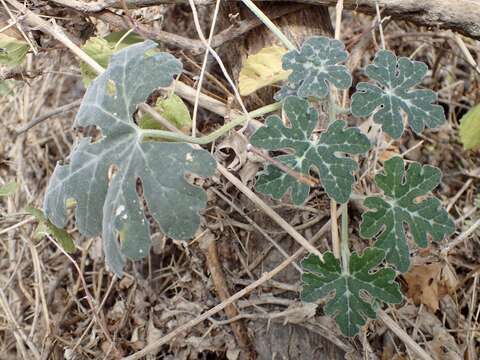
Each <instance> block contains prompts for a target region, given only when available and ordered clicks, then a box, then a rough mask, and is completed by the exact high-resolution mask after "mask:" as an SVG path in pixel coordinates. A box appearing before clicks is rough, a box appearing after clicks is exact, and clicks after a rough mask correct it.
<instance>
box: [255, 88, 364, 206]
mask: <svg viewBox="0 0 480 360" xmlns="http://www.w3.org/2000/svg"><path fill="white" fill-rule="evenodd" d="M283 110H284V111H285V114H286V116H287V118H288V120H289V121H290V124H291V127H286V126H284V125H283V123H282V120H281V119H280V118H279V117H278V116H270V117H268V118H267V121H266V123H265V126H264V127H262V128H260V129H258V130H257V131H256V132H255V134H253V135H252V137H251V139H250V142H251V144H252V145H254V146H257V147H261V148H264V149H267V150H280V149H292V150H293V151H294V153H293V154H288V155H281V156H278V157H277V158H276V159H277V160H279V161H281V162H283V163H284V164H285V165H287V166H289V167H290V168H293V169H294V170H296V171H298V172H300V173H303V174H309V172H310V170H311V168H312V167H314V168H316V169H317V170H318V172H319V177H320V181H321V182H322V185H323V187H324V188H325V191H326V192H327V194H328V196H330V197H331V198H332V199H335V200H336V201H338V202H340V203H344V202H346V201H347V200H348V199H349V197H350V194H351V191H352V184H353V182H354V177H353V175H352V173H353V172H354V171H356V170H357V168H358V165H357V163H356V162H355V161H354V160H353V159H350V158H347V157H344V156H341V155H339V154H343V153H347V154H363V153H365V152H367V151H368V150H369V149H370V146H371V145H370V141H369V140H368V138H367V137H366V136H365V135H363V134H362V133H361V132H360V130H359V129H358V128H347V127H346V126H347V124H346V122H345V121H342V120H337V121H335V122H334V123H332V124H331V125H330V126H329V127H328V129H327V130H326V131H325V132H324V133H322V135H321V136H320V137H319V138H318V139H312V138H311V137H312V132H313V130H314V129H315V127H316V125H317V121H318V113H317V111H316V110H315V109H314V108H313V107H311V106H309V104H308V101H306V100H304V99H301V98H299V97H294V96H290V97H287V98H286V99H285V101H284V104H283ZM256 189H257V190H258V191H260V192H262V193H265V194H269V195H271V196H272V197H274V198H275V199H279V198H281V197H282V196H283V195H284V194H285V193H286V192H287V191H288V190H289V189H291V190H292V199H293V201H294V203H295V204H301V203H302V202H304V201H305V199H306V198H307V196H308V192H309V186H308V185H305V184H302V183H300V182H298V181H297V180H296V179H295V178H294V177H292V176H290V175H287V174H286V173H285V172H283V171H281V170H279V169H278V168H276V167H274V166H272V165H269V166H268V167H267V168H266V169H265V171H264V172H262V173H261V174H260V176H259V178H258V181H257V185H256Z"/></svg>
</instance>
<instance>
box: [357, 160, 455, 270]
mask: <svg viewBox="0 0 480 360" xmlns="http://www.w3.org/2000/svg"><path fill="white" fill-rule="evenodd" d="M384 169H385V173H384V174H379V175H377V176H375V182H376V184H377V185H378V187H379V188H380V189H382V190H383V192H384V195H385V196H384V197H368V198H367V199H366V200H365V202H364V205H365V206H366V207H367V208H369V209H372V210H370V211H367V212H365V213H364V214H363V216H362V218H363V221H362V224H361V226H360V235H361V236H362V237H364V238H372V237H374V236H375V235H377V234H378V238H377V241H376V243H375V246H376V247H378V248H381V249H383V250H385V253H386V259H387V261H388V262H389V263H390V264H392V265H395V267H396V268H397V269H398V270H399V271H401V272H406V271H407V270H408V267H409V265H410V254H409V249H408V244H407V238H406V235H405V225H406V224H408V226H409V228H410V232H411V234H412V238H413V240H414V241H415V243H416V244H417V245H418V246H420V247H426V246H427V235H428V234H430V235H431V236H432V237H433V239H434V240H436V241H439V240H441V239H443V238H444V236H445V235H450V234H452V233H453V232H454V231H455V225H454V223H453V221H452V219H451V218H450V217H449V216H448V213H447V212H446V211H445V210H444V209H443V208H442V207H441V203H440V201H439V200H438V199H437V198H435V197H431V196H430V197H428V198H426V199H423V200H420V199H418V198H419V197H424V196H425V195H430V192H431V191H432V190H433V189H435V188H436V187H437V185H438V184H440V181H441V176H442V174H441V171H440V169H438V168H436V167H433V166H430V165H424V166H422V165H420V164H419V163H411V164H410V165H409V166H408V169H407V171H405V168H404V163H403V160H402V158H400V157H394V158H392V159H390V160H387V161H386V162H385V164H384Z"/></svg>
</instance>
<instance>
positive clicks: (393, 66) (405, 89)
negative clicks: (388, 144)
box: [352, 50, 445, 139]
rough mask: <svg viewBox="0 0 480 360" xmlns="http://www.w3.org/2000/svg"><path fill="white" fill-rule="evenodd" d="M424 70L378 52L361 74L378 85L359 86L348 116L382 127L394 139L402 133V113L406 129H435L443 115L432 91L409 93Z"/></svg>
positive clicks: (403, 60) (403, 58)
mask: <svg viewBox="0 0 480 360" xmlns="http://www.w3.org/2000/svg"><path fill="white" fill-rule="evenodd" d="M427 70H428V67H427V65H426V64H424V63H423V62H420V61H413V60H410V59H409V58H406V57H401V58H399V59H398V60H397V57H396V56H395V55H394V54H393V53H392V52H390V51H386V50H381V51H379V52H378V53H377V54H376V56H375V59H374V60H373V64H370V65H368V66H367V68H366V70H365V72H366V74H367V75H368V77H369V78H370V79H372V80H374V81H375V82H377V84H378V85H374V84H369V83H365V82H361V83H359V84H358V85H357V91H356V92H355V94H353V95H352V114H353V115H354V116H358V117H368V116H370V115H372V114H373V120H374V121H375V122H376V123H378V124H381V125H382V128H383V131H385V132H386V133H387V134H388V135H390V136H391V137H393V138H395V139H397V138H399V137H400V136H402V134H403V131H404V125H403V118H402V112H404V113H405V114H407V116H408V122H409V125H410V127H411V128H412V129H413V131H415V132H416V133H417V134H420V133H421V132H422V131H423V130H424V128H425V127H430V128H435V127H438V126H440V125H442V124H443V123H444V122H445V114H444V112H443V108H442V107H441V106H440V105H433V104H432V103H433V102H435V101H437V94H436V93H435V92H433V91H432V90H428V89H422V90H411V88H412V87H414V86H416V85H418V84H420V83H421V82H422V80H423V78H424V77H425V75H426V73H427Z"/></svg>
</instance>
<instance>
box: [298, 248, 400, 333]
mask: <svg viewBox="0 0 480 360" xmlns="http://www.w3.org/2000/svg"><path fill="white" fill-rule="evenodd" d="M384 255H385V253H384V252H383V250H381V249H376V248H367V249H365V251H364V252H363V255H357V253H353V254H352V255H351V257H350V260H349V270H348V272H347V271H344V272H342V270H341V268H340V262H339V259H336V258H335V256H334V255H333V254H332V253H331V252H327V253H326V254H324V256H323V262H322V261H321V260H320V259H319V258H318V256H315V255H309V256H308V257H307V258H306V259H304V260H303V262H302V267H303V269H304V271H305V272H304V273H303V275H302V282H303V291H302V300H303V301H308V302H314V301H317V300H318V299H321V298H324V297H326V296H329V295H331V294H332V293H335V295H334V296H333V298H331V299H330V300H328V302H327V304H326V306H325V313H326V314H327V315H330V316H333V317H335V320H336V322H337V324H338V326H339V327H340V330H341V331H342V333H343V334H344V335H346V336H355V335H356V334H358V330H359V329H360V327H361V326H363V325H365V323H366V321H367V319H368V318H372V319H374V318H375V317H376V309H375V305H376V304H375V301H374V300H380V301H384V302H386V303H394V304H398V303H399V302H400V301H402V294H401V292H400V288H399V286H398V284H397V283H396V282H395V271H393V270H392V269H390V268H383V269H380V270H374V268H375V267H377V266H378V265H379V264H380V263H381V262H382V260H383V259H384ZM365 293H368V295H369V296H368V297H367V296H365Z"/></svg>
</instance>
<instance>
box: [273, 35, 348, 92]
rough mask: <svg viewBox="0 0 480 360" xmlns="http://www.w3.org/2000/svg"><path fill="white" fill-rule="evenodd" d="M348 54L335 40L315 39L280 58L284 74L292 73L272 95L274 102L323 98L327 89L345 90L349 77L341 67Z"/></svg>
mask: <svg viewBox="0 0 480 360" xmlns="http://www.w3.org/2000/svg"><path fill="white" fill-rule="evenodd" d="M347 57H348V53H347V52H346V51H345V45H343V43H342V42H341V41H339V40H335V39H329V38H327V37H324V36H315V37H312V38H310V39H308V40H307V41H305V42H304V43H303V45H302V47H301V49H300V51H297V50H292V51H289V52H288V53H286V54H285V55H284V56H283V59H282V63H283V68H284V69H285V70H292V73H291V74H290V76H289V77H288V83H287V85H285V86H284V87H283V88H282V89H281V90H280V91H279V92H278V93H277V94H276V95H275V99H276V100H278V101H279V100H281V99H284V98H285V97H286V96H289V95H297V96H299V97H303V98H307V97H310V96H312V97H316V98H319V99H322V98H325V97H327V96H328V94H329V92H330V85H333V86H335V87H336V88H338V89H348V88H349V87H350V85H352V76H351V75H350V72H349V71H348V69H347V67H346V66H344V65H338V64H339V63H341V62H343V61H345V60H346V59H347Z"/></svg>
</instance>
